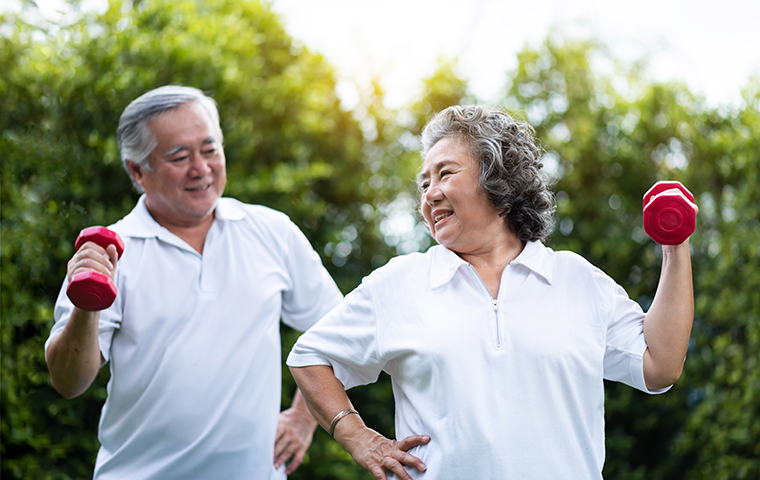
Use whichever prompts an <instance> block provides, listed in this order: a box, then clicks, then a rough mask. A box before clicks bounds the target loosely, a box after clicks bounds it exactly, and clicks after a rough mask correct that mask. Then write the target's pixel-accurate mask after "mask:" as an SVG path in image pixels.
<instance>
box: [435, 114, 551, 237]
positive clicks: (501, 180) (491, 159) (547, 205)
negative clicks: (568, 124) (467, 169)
mask: <svg viewBox="0 0 760 480" xmlns="http://www.w3.org/2000/svg"><path fill="white" fill-rule="evenodd" d="M446 137H457V138H461V139H462V140H463V141H464V142H465V144H466V145H467V146H468V148H469V151H470V154H471V155H472V157H473V158H474V159H476V160H477V161H478V163H479V165H480V178H479V183H480V188H481V189H482V191H483V193H484V194H485V196H486V197H487V198H488V200H489V201H490V202H491V204H492V205H493V206H494V207H496V208H497V209H498V210H499V213H500V215H501V216H502V217H504V221H505V222H506V225H507V228H508V229H509V230H511V231H512V232H514V233H515V235H517V237H518V238H519V239H520V240H522V241H523V242H527V241H530V240H540V241H544V240H545V239H546V238H547V237H548V236H549V234H550V233H551V231H552V229H553V227H554V211H555V209H556V204H555V201H554V194H553V193H552V191H551V188H550V184H549V182H548V180H547V178H546V177H545V176H544V175H543V174H542V173H541V168H542V164H541V158H542V156H543V152H544V150H543V148H541V146H540V145H539V143H538V141H537V140H536V138H535V133H534V131H533V127H531V126H530V124H528V123H526V122H521V121H518V120H515V119H514V118H512V116H510V115H509V114H508V113H506V112H504V111H502V110H500V109H498V108H492V107H486V106H482V105H467V106H461V105H457V106H453V107H449V108H447V109H445V110H443V111H442V112H439V113H438V114H436V115H435V117H434V118H433V119H432V120H431V121H430V122H429V123H428V124H427V125H426V126H425V128H424V129H423V130H422V158H423V160H424V159H425V157H426V156H427V154H428V152H429V151H430V149H431V148H433V145H435V144H436V143H437V142H438V141H440V140H442V139H443V138H446Z"/></svg>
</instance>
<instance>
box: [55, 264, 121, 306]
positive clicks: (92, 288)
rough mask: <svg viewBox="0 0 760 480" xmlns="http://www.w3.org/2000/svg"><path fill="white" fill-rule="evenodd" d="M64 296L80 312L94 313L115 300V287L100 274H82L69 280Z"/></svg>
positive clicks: (108, 279)
mask: <svg viewBox="0 0 760 480" xmlns="http://www.w3.org/2000/svg"><path fill="white" fill-rule="evenodd" d="M66 295H68V297H69V299H71V302H72V303H73V304H74V305H76V306H77V307H79V308H81V309H82V310H89V311H91V312H96V311H100V310H105V309H106V308H108V307H110V306H111V305H112V304H113V302H114V300H116V285H114V284H113V282H112V281H111V279H110V278H108V277H107V276H106V275H103V274H102V273H100V272H83V273H78V274H76V275H74V276H73V277H72V278H71V281H70V282H69V285H68V287H66Z"/></svg>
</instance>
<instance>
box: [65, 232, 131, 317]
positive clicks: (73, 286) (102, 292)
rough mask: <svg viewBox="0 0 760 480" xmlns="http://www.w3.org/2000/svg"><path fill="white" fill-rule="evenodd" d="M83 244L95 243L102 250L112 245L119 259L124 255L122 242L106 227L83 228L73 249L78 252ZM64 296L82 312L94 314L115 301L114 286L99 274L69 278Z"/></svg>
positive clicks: (78, 274) (86, 274)
mask: <svg viewBox="0 0 760 480" xmlns="http://www.w3.org/2000/svg"><path fill="white" fill-rule="evenodd" d="M85 242H93V243H97V244H98V245H100V246H101V247H103V248H106V247H108V246H109V245H111V244H113V245H114V246H115V247H116V254H117V255H118V256H119V257H121V254H122V253H124V241H123V240H122V239H121V237H120V236H119V235H118V234H117V233H116V232H113V231H111V230H109V229H107V228H106V227H89V228H85V229H84V230H82V232H81V233H80V234H79V236H78V237H77V240H76V242H75V243H74V248H75V249H76V250H79V247H81V246H82V245H83V244H84V243H85ZM66 295H68V296H69V298H70V299H71V302H72V303H73V304H74V305H76V306H77V307H79V308H81V309H82V310H89V311H92V312H95V311H99V310H104V309H106V308H108V307H110V306H111V304H112V303H113V301H114V300H116V285H114V283H113V281H111V279H110V278H108V276H107V275H103V274H102V273H100V272H83V273H77V274H76V275H74V276H73V277H71V279H70V281H69V285H68V287H66Z"/></svg>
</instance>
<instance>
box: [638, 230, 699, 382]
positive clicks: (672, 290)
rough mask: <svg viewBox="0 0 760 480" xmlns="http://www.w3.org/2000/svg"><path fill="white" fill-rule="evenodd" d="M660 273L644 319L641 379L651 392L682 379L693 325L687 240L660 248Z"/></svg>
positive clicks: (691, 283)
mask: <svg viewBox="0 0 760 480" xmlns="http://www.w3.org/2000/svg"><path fill="white" fill-rule="evenodd" d="M662 254H663V258H662V272H661V274H660V282H659V284H658V285H657V292H656V294H655V297H654V301H653V302H652V306H651V308H650V309H649V311H648V312H647V314H646V317H645V318H644V337H645V338H646V342H647V345H648V348H647V351H646V352H645V354H644V379H645V381H646V384H647V387H648V388H650V389H662V388H666V387H668V386H670V385H672V384H673V383H674V382H675V381H676V380H678V378H679V377H680V376H681V372H682V371H683V363H684V359H685V358H686V350H687V349H688V346H689V336H690V335H691V327H692V323H693V321H694V289H693V281H692V272H691V253H690V251H689V240H688V239H687V240H686V241H685V242H684V243H682V244H680V245H664V246H663V247H662Z"/></svg>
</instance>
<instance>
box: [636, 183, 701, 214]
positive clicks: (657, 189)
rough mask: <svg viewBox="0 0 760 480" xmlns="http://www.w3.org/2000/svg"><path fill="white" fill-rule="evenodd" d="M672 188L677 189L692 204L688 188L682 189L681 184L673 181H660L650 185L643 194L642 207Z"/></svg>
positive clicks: (692, 196)
mask: <svg viewBox="0 0 760 480" xmlns="http://www.w3.org/2000/svg"><path fill="white" fill-rule="evenodd" d="M672 188H677V189H679V190H681V192H683V194H684V196H685V197H686V198H687V199H688V200H689V201H690V202H692V203H694V195H693V194H692V193H691V192H690V191H689V189H688V188H686V187H684V185H683V184H682V183H681V182H677V181H675V180H662V181H659V182H657V183H655V184H654V185H652V188H650V189H649V190H647V193H645V194H644V207H646V206H647V205H648V204H649V202H651V201H652V198H654V197H655V196H657V195H659V194H661V193H662V192H664V191H665V190H670V189H672Z"/></svg>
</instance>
